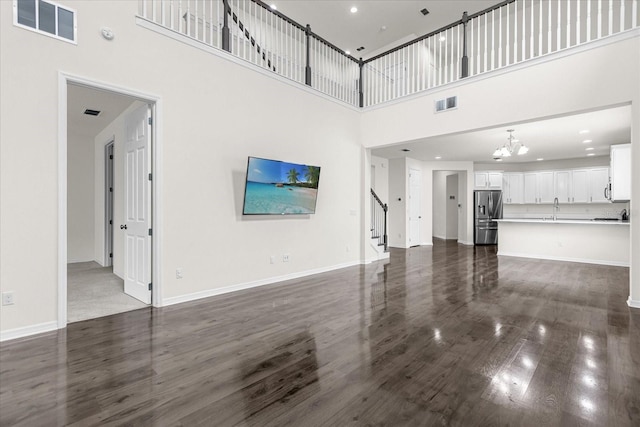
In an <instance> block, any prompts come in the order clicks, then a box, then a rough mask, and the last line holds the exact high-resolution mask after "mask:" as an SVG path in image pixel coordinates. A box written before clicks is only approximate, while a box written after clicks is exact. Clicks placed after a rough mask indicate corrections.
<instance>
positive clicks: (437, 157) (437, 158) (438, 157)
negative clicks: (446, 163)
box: [434, 156, 442, 160]
mask: <svg viewBox="0 0 640 427" xmlns="http://www.w3.org/2000/svg"><path fill="white" fill-rule="evenodd" d="M441 158H442V156H436V157H434V159H436V160H440V159H441Z"/></svg>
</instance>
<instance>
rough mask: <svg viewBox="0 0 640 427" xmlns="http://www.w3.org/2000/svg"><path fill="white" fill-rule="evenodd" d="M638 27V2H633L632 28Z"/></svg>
mask: <svg viewBox="0 0 640 427" xmlns="http://www.w3.org/2000/svg"><path fill="white" fill-rule="evenodd" d="M637 26H638V0H633V3H631V28H636V27H637Z"/></svg>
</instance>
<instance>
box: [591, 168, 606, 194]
mask: <svg viewBox="0 0 640 427" xmlns="http://www.w3.org/2000/svg"><path fill="white" fill-rule="evenodd" d="M608 188H609V168H594V169H590V170H589V191H590V193H591V194H590V196H589V202H591V203H606V202H608V201H609V199H608V198H607V194H605V190H607V189H608Z"/></svg>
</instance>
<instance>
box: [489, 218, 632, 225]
mask: <svg viewBox="0 0 640 427" xmlns="http://www.w3.org/2000/svg"><path fill="white" fill-rule="evenodd" d="M496 221H497V222H516V223H517V222H520V223H539V224H589V225H629V221H621V220H618V221H606V220H604V221H603V220H594V219H556V220H555V221H554V220H553V219H551V218H544V219H543V218H503V219H496Z"/></svg>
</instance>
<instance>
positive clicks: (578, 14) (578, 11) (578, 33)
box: [576, 2, 581, 45]
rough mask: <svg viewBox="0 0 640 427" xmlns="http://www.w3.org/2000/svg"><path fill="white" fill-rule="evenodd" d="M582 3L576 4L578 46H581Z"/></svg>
mask: <svg viewBox="0 0 640 427" xmlns="http://www.w3.org/2000/svg"><path fill="white" fill-rule="evenodd" d="M580 3H581V2H576V45H579V44H580V39H581V37H580Z"/></svg>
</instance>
